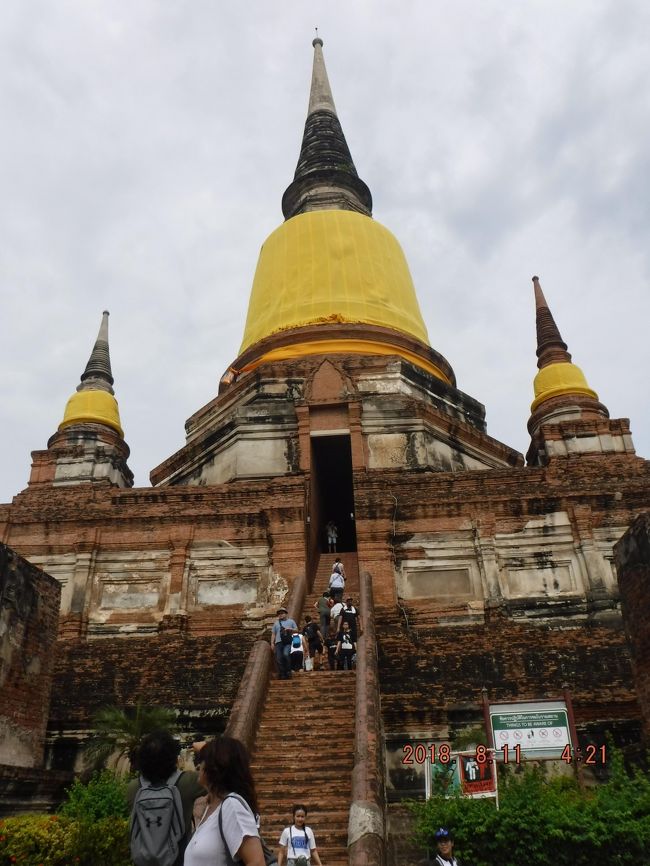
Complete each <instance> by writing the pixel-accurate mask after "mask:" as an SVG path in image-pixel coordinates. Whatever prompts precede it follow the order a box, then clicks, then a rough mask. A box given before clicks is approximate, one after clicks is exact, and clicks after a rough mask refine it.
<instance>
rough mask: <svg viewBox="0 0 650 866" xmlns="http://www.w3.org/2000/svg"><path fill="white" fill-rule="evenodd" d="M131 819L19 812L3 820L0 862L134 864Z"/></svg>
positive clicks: (27, 865) (17, 865) (2, 865)
mask: <svg viewBox="0 0 650 866" xmlns="http://www.w3.org/2000/svg"><path fill="white" fill-rule="evenodd" d="M130 863H131V859H130V857H129V842H128V820H127V819H126V818H118V817H112V818H103V819H102V820H100V821H94V822H90V821H75V820H72V819H71V818H67V817H65V816H61V817H59V816H58V815H19V816H17V817H15V818H5V819H4V820H3V821H0V866H130Z"/></svg>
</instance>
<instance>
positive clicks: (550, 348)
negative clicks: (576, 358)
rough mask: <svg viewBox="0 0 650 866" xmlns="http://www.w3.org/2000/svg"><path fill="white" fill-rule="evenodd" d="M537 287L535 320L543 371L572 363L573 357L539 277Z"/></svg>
mask: <svg viewBox="0 0 650 866" xmlns="http://www.w3.org/2000/svg"><path fill="white" fill-rule="evenodd" d="M533 286H534V287H535V320H536V326H537V366H538V367H539V369H540V370H541V369H542V367H547V366H548V365H549V364H555V363H562V362H567V363H570V361H571V355H570V354H569V353H568V352H567V344H566V343H565V342H564V340H563V339H562V337H561V336H560V330H559V328H558V326H557V325H556V324H555V319H554V318H553V315H552V313H551V311H550V309H549V306H548V303H547V301H546V298H545V297H544V292H543V291H542V287H541V285H540V284H539V277H533Z"/></svg>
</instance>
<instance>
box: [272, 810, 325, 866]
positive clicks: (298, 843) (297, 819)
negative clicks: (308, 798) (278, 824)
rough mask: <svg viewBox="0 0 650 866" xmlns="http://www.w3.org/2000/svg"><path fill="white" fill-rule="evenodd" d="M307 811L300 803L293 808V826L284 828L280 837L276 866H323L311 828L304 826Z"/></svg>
mask: <svg viewBox="0 0 650 866" xmlns="http://www.w3.org/2000/svg"><path fill="white" fill-rule="evenodd" d="M306 820H307V809H306V807H305V806H303V804H302V803H296V805H295V806H294V807H293V825H292V826H291V827H285V828H284V830H283V831H282V835H281V836H280V847H279V848H278V866H285V862H286V864H287V866H298V864H303V866H304V864H305V863H308V864H309V866H311V863H312V862H313V863H315V866H323V864H322V863H321V859H320V855H319V853H318V851H317V850H316V839H315V838H314V833H313V831H312V829H311V827H307V826H306V825H305V821H306Z"/></svg>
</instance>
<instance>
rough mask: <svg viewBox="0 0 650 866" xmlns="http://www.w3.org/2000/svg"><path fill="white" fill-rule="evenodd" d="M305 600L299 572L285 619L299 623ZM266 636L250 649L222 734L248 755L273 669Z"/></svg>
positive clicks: (305, 583) (305, 584)
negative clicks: (235, 741) (236, 743)
mask: <svg viewBox="0 0 650 866" xmlns="http://www.w3.org/2000/svg"><path fill="white" fill-rule="evenodd" d="M306 597H307V578H306V575H305V574H304V573H303V574H300V575H298V577H297V578H296V579H295V580H294V582H293V584H292V586H291V589H290V590H289V596H288V599H287V603H286V606H287V610H288V613H289V616H290V617H292V618H293V619H294V620H295V621H296V622H299V619H300V615H301V613H302V609H303V606H304V604H305V598H306ZM270 637H271V636H270V635H268V636H266V637H262V638H260V639H259V640H256V641H255V643H254V644H253V646H252V648H251V651H250V653H249V655H248V661H247V662H246V668H245V670H244V675H243V677H242V680H241V683H240V684H239V688H238V689H237V697H236V698H235V702H234V703H233V705H232V710H231V711H230V718H229V719H228V725H227V727H226V734H228V736H229V737H235V738H236V739H238V740H240V741H241V742H242V743H243V744H244V745H245V746H246V748H247V749H248V751H249V752H250V751H251V750H252V748H253V746H254V745H255V736H256V734H257V727H258V725H259V721H260V717H261V715H262V709H263V707H264V699H265V697H266V691H267V688H268V684H269V676H270V674H271V669H272V666H273V653H272V652H271V644H270Z"/></svg>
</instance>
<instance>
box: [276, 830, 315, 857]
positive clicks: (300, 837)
mask: <svg viewBox="0 0 650 866" xmlns="http://www.w3.org/2000/svg"><path fill="white" fill-rule="evenodd" d="M292 842H293V844H292ZM280 845H286V846H287V859H289V860H295V859H296V858H297V857H306V858H307V859H308V860H309V858H310V857H311V852H312V851H313V850H314V848H315V847H316V839H315V838H314V834H313V832H312V829H311V827H305V828H304V830H299V829H298V827H296V825H295V824H294V825H293V826H291V827H285V828H284V830H283V831H282V835H281V836H280Z"/></svg>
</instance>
